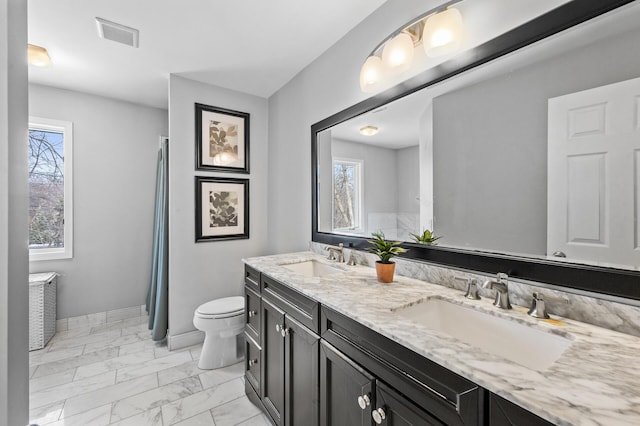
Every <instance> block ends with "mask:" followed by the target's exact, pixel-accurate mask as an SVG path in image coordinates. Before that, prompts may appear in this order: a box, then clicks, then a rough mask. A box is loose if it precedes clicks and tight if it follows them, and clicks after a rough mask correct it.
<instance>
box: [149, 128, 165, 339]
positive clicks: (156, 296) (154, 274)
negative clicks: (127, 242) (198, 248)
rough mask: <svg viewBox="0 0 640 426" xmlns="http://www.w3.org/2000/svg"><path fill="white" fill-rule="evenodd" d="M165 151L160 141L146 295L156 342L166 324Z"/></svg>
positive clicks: (163, 144) (153, 337)
mask: <svg viewBox="0 0 640 426" xmlns="http://www.w3.org/2000/svg"><path fill="white" fill-rule="evenodd" d="M168 150H169V140H168V139H167V138H162V141H161V143H160V151H159V152H158V171H157V176H156V209H155V219H154V225H153V255H152V256H153V257H152V261H151V282H150V283H149V291H148V293H147V312H148V313H149V330H152V339H153V340H155V341H159V340H163V339H164V338H165V337H166V335H167V326H168V322H169V319H168V317H169V301H168V299H169V294H168V292H169V285H168V281H169V277H168V269H169V268H168V256H169V245H168V241H169V236H168V234H169V220H168V211H167V210H168V206H169V203H168V198H169V197H168V194H169V192H168V188H167V175H168V172H169V163H168Z"/></svg>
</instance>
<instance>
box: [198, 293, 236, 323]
mask: <svg viewBox="0 0 640 426" xmlns="http://www.w3.org/2000/svg"><path fill="white" fill-rule="evenodd" d="M243 313H244V297H242V296H234V297H224V298H222V299H216V300H212V301H210V302H207V303H203V304H202V305H200V306H198V309H196V315H197V316H198V317H200V318H211V319H218V318H230V317H235V316H238V315H242V314H243Z"/></svg>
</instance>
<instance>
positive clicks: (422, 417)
mask: <svg viewBox="0 0 640 426" xmlns="http://www.w3.org/2000/svg"><path fill="white" fill-rule="evenodd" d="M374 407H375V408H374V409H372V410H371V417H372V418H373V420H374V423H375V424H378V425H387V426H423V425H434V426H435V425H438V426H441V425H444V423H441V422H439V421H438V420H437V419H435V418H434V417H432V416H431V415H429V414H428V413H427V412H426V411H424V410H423V409H422V408H420V407H418V406H417V405H415V404H414V403H412V402H411V401H409V400H408V399H406V398H405V397H404V396H402V395H400V394H399V393H397V392H396V391H394V390H393V389H391V388H390V387H388V386H387V385H385V384H384V383H382V382H380V381H377V382H376V405H375V406H374Z"/></svg>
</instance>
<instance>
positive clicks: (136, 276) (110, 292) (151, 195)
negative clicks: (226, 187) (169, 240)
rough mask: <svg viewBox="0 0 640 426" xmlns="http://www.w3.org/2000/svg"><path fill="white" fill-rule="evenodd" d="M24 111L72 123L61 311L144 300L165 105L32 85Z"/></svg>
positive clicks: (55, 266) (45, 266)
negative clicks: (69, 230) (70, 213)
mask: <svg viewBox="0 0 640 426" xmlns="http://www.w3.org/2000/svg"><path fill="white" fill-rule="evenodd" d="M29 101H30V104H29V114H30V115H32V116H36V117H42V118H51V119H56V120H65V121H71V122H72V123H73V155H74V158H73V195H74V199H73V202H74V218H73V221H74V241H73V246H74V250H73V258H72V259H63V260H51V261H35V262H30V265H29V268H30V272H44V271H55V272H58V273H60V274H61V276H60V277H59V279H58V318H68V317H72V316H77V315H84V314H88V313H95V312H103V311H107V310H112V309H118V308H125V307H129V306H135V305H141V304H144V302H145V297H146V293H147V287H148V285H149V277H150V271H151V247H152V235H153V215H154V200H155V180H156V163H157V158H158V157H157V156H158V148H159V138H160V136H161V135H164V136H166V135H167V134H168V129H167V125H168V114H167V111H166V110H161V109H157V108H151V107H146V106H142V105H136V104H132V103H129V102H124V101H119V100H114V99H108V98H104V97H100V96H95V95H88V94H84V93H80V92H74V91H69V90H62V89H57V88H53V87H47V86H40V85H34V84H32V85H29Z"/></svg>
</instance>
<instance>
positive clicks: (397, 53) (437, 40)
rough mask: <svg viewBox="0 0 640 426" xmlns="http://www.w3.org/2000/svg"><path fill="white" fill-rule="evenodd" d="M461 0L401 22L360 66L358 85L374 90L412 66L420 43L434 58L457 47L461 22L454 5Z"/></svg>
mask: <svg viewBox="0 0 640 426" xmlns="http://www.w3.org/2000/svg"><path fill="white" fill-rule="evenodd" d="M460 1H462V0H451V1H449V2H447V3H445V4H443V5H441V6H439V7H437V8H435V9H431V10H430V11H428V12H426V13H424V14H422V15H421V16H419V17H418V18H416V19H414V20H413V21H411V22H409V23H407V24H405V25H403V26H402V27H400V28H399V29H398V30H396V31H394V32H393V33H392V34H391V35H389V36H388V37H387V38H386V39H384V40H383V41H382V43H380V44H379V45H378V46H376V48H375V49H373V51H372V52H371V54H370V55H369V56H368V57H367V59H366V61H365V62H364V64H363V65H362V68H361V69H360V89H361V90H362V91H363V92H373V91H375V90H376V89H378V87H380V85H381V84H382V83H383V82H384V80H386V79H387V78H388V77H391V76H393V75H398V74H400V73H402V72H404V71H406V70H408V69H409V68H410V67H411V64H412V62H413V56H414V49H415V48H416V47H417V46H419V45H420V44H422V45H423V48H424V51H425V53H426V54H427V56H429V57H431V58H435V57H438V56H443V55H449V54H451V53H454V52H456V51H457V50H458V49H460V45H461V42H462V39H463V38H464V23H463V22H462V15H461V14H460V11H459V10H458V9H456V8H455V7H453V6H454V5H455V4H457V3H459V2H460Z"/></svg>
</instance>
